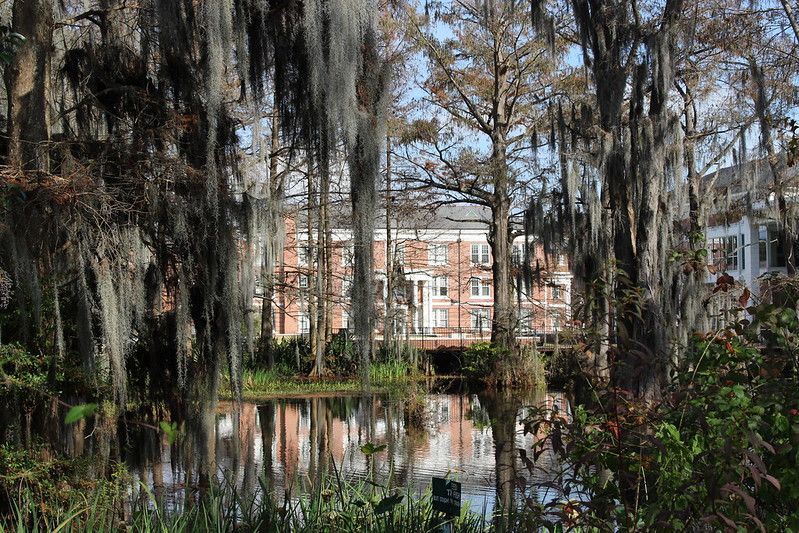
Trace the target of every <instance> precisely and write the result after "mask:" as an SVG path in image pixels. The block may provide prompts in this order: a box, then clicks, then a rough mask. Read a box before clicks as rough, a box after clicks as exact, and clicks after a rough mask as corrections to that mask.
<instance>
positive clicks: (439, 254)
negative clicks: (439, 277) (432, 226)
mask: <svg viewBox="0 0 799 533" xmlns="http://www.w3.org/2000/svg"><path fill="white" fill-rule="evenodd" d="M427 259H428V262H429V263H430V265H432V266H445V265H446V264H447V262H448V261H449V245H448V244H447V243H441V242H434V243H430V244H428V245H427Z"/></svg>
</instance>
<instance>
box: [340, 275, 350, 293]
mask: <svg viewBox="0 0 799 533" xmlns="http://www.w3.org/2000/svg"><path fill="white" fill-rule="evenodd" d="M341 296H342V297H344V298H351V297H352V277H350V276H344V278H343V279H342V280H341Z"/></svg>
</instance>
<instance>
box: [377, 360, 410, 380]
mask: <svg viewBox="0 0 799 533" xmlns="http://www.w3.org/2000/svg"><path fill="white" fill-rule="evenodd" d="M369 378H370V379H371V381H372V383H376V384H378V385H379V384H381V383H394V382H398V381H408V380H410V379H413V378H414V373H413V369H412V368H411V365H409V364H408V363H406V362H405V361H400V360H392V361H385V362H374V363H372V364H371V365H370V366H369Z"/></svg>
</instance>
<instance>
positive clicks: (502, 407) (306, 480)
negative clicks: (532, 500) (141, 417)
mask: <svg viewBox="0 0 799 533" xmlns="http://www.w3.org/2000/svg"><path fill="white" fill-rule="evenodd" d="M419 401H420V402H421V405H422V406H423V411H424V413H425V416H424V419H425V420H424V423H423V424H422V425H421V427H411V426H410V425H407V424H406V421H405V414H406V411H407V409H408V401H407V400H406V399H404V398H401V397H400V398H396V397H392V396H389V395H368V396H364V395H361V396H358V395H314V396H312V397H306V398H288V399H275V400H272V401H267V402H263V403H259V404H254V403H244V404H243V405H242V406H241V409H240V411H239V412H236V410H235V409H234V404H231V403H220V405H219V409H218V413H217V418H216V436H215V451H214V455H215V458H216V467H217V475H218V478H219V480H220V481H226V482H227V483H229V484H230V485H231V486H235V487H236V489H237V491H238V493H239V494H241V495H243V496H245V497H247V496H253V495H257V494H258V493H259V490H260V487H261V484H260V482H261V480H264V481H265V482H266V486H268V487H270V490H271V491H272V493H273V497H274V498H276V500H277V501H278V502H281V503H282V501H283V498H286V497H289V498H294V497H296V496H297V495H298V494H299V493H301V492H302V491H307V490H308V489H309V487H310V486H312V485H313V484H314V483H315V482H318V481H319V480H320V478H321V476H323V475H325V473H327V474H331V475H332V474H333V472H334V470H333V469H335V471H337V472H339V473H340V474H341V475H343V476H344V477H346V478H348V479H358V478H360V479H363V478H365V477H366V476H368V474H369V468H370V464H369V463H370V461H369V459H368V458H367V456H366V455H365V454H364V453H363V452H362V451H361V446H363V445H365V444H367V443H373V444H374V445H378V446H379V445H385V449H384V450H383V451H381V452H378V453H376V454H374V456H373V461H374V465H373V468H374V477H373V478H372V479H374V480H375V481H377V482H379V483H381V484H386V485H390V486H396V487H410V488H411V489H412V490H413V492H414V493H416V494H420V493H422V492H424V491H425V490H427V489H428V488H429V486H430V483H431V478H432V477H433V476H436V477H445V476H448V477H450V478H451V479H456V480H458V481H460V482H461V483H462V500H463V504H464V505H469V508H470V509H471V510H472V511H473V512H476V513H484V514H486V515H487V516H490V514H491V513H492V512H493V510H494V508H495V507H496V505H497V500H498V499H499V501H500V502H502V504H503V506H507V505H514V503H513V502H514V498H515V497H517V496H518V495H519V493H520V492H524V493H525V494H528V495H530V491H531V490H533V491H535V492H536V493H537V494H536V496H537V499H538V501H541V502H545V501H548V500H550V499H552V498H554V497H555V495H553V494H548V493H547V492H546V491H545V490H538V491H536V490H535V489H533V488H532V487H534V486H538V485H539V484H540V483H542V482H546V481H548V480H551V479H553V477H554V475H555V472H556V470H557V469H558V468H559V466H560V465H559V464H557V462H556V461H555V459H554V456H553V454H551V453H548V452H545V453H544V454H542V455H541V457H539V458H538V460H537V461H536V463H535V469H534V470H533V472H530V471H529V470H528V469H527V467H526V466H525V465H524V464H523V463H522V460H521V458H520V454H519V452H518V450H519V449H524V450H525V451H527V452H528V454H529V452H530V449H531V446H532V444H533V442H534V440H535V439H536V436H535V435H532V434H529V433H528V434H525V432H524V424H523V423H522V420H523V419H524V417H525V416H526V413H527V408H529V407H531V406H536V405H537V406H540V405H542V404H546V406H547V407H549V408H553V407H555V408H557V409H558V410H559V411H560V412H561V413H568V412H569V405H568V402H567V399H566V397H565V396H564V394H563V393H558V392H544V391H541V392H537V393H529V394H527V395H525V394H519V393H518V392H515V393H513V394H506V395H498V394H490V393H486V392H483V393H480V394H471V393H463V392H439V393H429V394H426V395H424V396H422V397H421V399H420V400H419ZM173 449H174V448H173V447H171V446H169V445H168V443H167V442H165V441H164V442H162V443H161V451H160V461H158V460H156V461H148V463H147V465H146V467H145V466H144V465H142V464H139V465H132V466H133V468H134V470H136V471H138V472H139V474H140V475H141V477H142V480H143V481H144V482H145V483H147V484H148V485H150V486H151V487H153V488H154V490H155V492H156V495H157V496H158V497H166V498H167V500H171V501H173V502H179V501H180V499H181V498H182V497H183V496H185V495H186V494H185V488H186V487H190V486H191V482H190V481H187V480H191V479H192V478H191V473H190V471H187V469H186V468H185V467H183V466H182V465H181V461H180V460H179V459H178V458H177V457H173V456H172V450H173ZM155 455H158V454H157V453H156V454H155Z"/></svg>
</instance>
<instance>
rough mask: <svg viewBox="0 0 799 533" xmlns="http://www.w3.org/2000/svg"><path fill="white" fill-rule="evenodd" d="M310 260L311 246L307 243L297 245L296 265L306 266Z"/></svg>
mask: <svg viewBox="0 0 799 533" xmlns="http://www.w3.org/2000/svg"><path fill="white" fill-rule="evenodd" d="M310 258H311V246H310V245H309V244H308V241H302V242H300V243H298V244H297V265H299V266H307V265H308V261H309V260H310Z"/></svg>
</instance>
